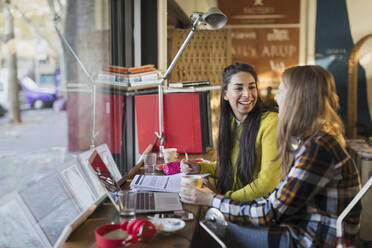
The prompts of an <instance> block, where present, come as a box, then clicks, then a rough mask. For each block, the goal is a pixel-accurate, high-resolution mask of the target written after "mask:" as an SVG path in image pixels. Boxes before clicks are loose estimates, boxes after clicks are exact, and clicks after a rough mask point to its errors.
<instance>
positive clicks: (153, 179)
mask: <svg viewBox="0 0 372 248" xmlns="http://www.w3.org/2000/svg"><path fill="white" fill-rule="evenodd" d="M181 176H182V175H181V174H175V175H171V176H155V175H136V176H135V177H134V178H133V180H132V182H131V184H130V188H131V189H137V190H142V191H159V192H174V193H178V192H180V186H181Z"/></svg>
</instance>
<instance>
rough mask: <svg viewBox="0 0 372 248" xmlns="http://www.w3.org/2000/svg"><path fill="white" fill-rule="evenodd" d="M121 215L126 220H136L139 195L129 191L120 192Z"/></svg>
mask: <svg viewBox="0 0 372 248" xmlns="http://www.w3.org/2000/svg"><path fill="white" fill-rule="evenodd" d="M118 204H119V214H120V217H121V218H125V219H126V220H130V219H134V218H136V205H137V193H136V192H134V191H129V190H120V191H119V192H118Z"/></svg>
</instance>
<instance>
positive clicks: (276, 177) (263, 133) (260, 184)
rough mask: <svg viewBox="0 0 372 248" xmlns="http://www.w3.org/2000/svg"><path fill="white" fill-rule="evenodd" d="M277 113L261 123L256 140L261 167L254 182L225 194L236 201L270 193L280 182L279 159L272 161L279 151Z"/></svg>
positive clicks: (249, 199) (257, 166) (243, 200)
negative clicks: (277, 144) (277, 143)
mask: <svg viewBox="0 0 372 248" xmlns="http://www.w3.org/2000/svg"><path fill="white" fill-rule="evenodd" d="M277 125H278V115H277V113H273V112H270V113H268V114H267V115H266V116H265V117H264V118H263V119H262V120H261V123H260V129H259V130H258V134H257V140H256V151H257V161H256V168H261V169H260V170H259V171H258V173H257V176H256V178H255V179H254V180H253V182H252V183H250V184H248V185H246V186H244V187H243V188H241V189H239V190H237V191H228V192H227V193H226V194H225V195H226V196H228V197H230V198H231V199H233V200H235V201H240V202H246V201H251V200H254V199H257V198H259V197H262V196H264V195H266V194H267V193H270V192H271V191H272V190H273V189H274V188H275V186H276V185H277V184H278V183H279V182H280V174H281V170H280V168H279V160H278V161H276V162H274V163H272V160H273V159H274V158H275V157H276V155H277V153H278V151H277V147H276V142H275V141H276V127H277Z"/></svg>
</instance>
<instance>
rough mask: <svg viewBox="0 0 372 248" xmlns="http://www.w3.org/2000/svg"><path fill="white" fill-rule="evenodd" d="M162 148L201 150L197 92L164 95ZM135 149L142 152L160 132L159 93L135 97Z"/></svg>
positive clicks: (197, 151) (183, 150)
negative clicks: (136, 136)
mask: <svg viewBox="0 0 372 248" xmlns="http://www.w3.org/2000/svg"><path fill="white" fill-rule="evenodd" d="M163 104H164V119H163V124H164V134H165V143H164V146H165V147H176V148H177V149H178V152H180V153H183V152H185V150H186V151H187V152H189V153H203V151H204V149H203V142H202V123H201V111H200V109H201V104H200V99H199V93H170V94H164V100H163ZM135 111H136V120H137V133H138V148H139V152H140V153H143V151H144V150H145V149H146V147H147V145H148V144H151V143H153V141H154V139H155V137H156V136H155V132H159V107H158V95H157V94H152V95H137V96H135Z"/></svg>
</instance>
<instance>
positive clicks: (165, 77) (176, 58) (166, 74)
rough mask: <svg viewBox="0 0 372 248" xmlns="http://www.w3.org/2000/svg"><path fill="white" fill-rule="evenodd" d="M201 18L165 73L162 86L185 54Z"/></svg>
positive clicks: (196, 21) (198, 18) (193, 26)
mask: <svg viewBox="0 0 372 248" xmlns="http://www.w3.org/2000/svg"><path fill="white" fill-rule="evenodd" d="M200 18H201V16H200V15H199V16H198V17H197V18H196V20H195V22H194V24H193V25H192V28H191V30H190V33H189V34H188V35H187V37H186V39H185V41H184V42H183V43H182V45H181V47H180V49H179V50H178V52H177V54H176V56H174V58H173V60H172V62H171V64H170V65H169V67H168V69H167V71H166V72H165V74H164V76H163V78H162V81H161V82H160V84H162V83H163V82H164V81H165V80H166V79H167V78H168V76H169V74H170V73H171V71H172V70H173V67H174V66H175V65H176V62H177V60H178V59H179V57H180V56H181V54H182V53H183V50H185V48H186V46H187V44H188V43H189V41H190V39H191V38H192V36H193V35H194V32H195V30H196V28H197V27H198V25H199V20H200Z"/></svg>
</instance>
